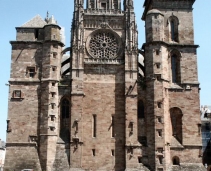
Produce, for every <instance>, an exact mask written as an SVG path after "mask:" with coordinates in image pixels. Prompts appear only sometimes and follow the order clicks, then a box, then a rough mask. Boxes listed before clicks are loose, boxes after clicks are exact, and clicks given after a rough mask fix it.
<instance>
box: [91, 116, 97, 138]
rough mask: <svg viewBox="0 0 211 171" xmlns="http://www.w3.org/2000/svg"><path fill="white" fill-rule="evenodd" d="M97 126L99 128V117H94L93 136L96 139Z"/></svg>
mask: <svg viewBox="0 0 211 171" xmlns="http://www.w3.org/2000/svg"><path fill="white" fill-rule="evenodd" d="M96 126H97V116H96V115H93V118H92V136H93V138H95V137H96V133H97V130H96Z"/></svg>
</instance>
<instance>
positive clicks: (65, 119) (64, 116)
mask: <svg viewBox="0 0 211 171" xmlns="http://www.w3.org/2000/svg"><path fill="white" fill-rule="evenodd" d="M69 116H70V102H69V100H67V99H66V98H65V99H63V100H62V102H61V114H60V117H61V118H60V137H61V138H62V139H63V141H65V142H69V138H70V131H69V127H70V126H69V125H70V118H69Z"/></svg>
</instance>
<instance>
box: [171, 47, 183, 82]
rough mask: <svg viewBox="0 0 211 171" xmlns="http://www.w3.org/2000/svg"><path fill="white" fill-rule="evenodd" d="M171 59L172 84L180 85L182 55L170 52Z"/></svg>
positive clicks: (174, 51) (174, 50)
mask: <svg viewBox="0 0 211 171" xmlns="http://www.w3.org/2000/svg"><path fill="white" fill-rule="evenodd" d="M169 56H170V58H171V81H172V83H177V84H179V83H180V82H181V65H180V60H181V53H180V52H179V51H178V50H176V49H173V50H171V51H170V55H169Z"/></svg>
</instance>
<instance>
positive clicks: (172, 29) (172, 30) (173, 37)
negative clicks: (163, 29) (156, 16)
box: [171, 21, 176, 41]
mask: <svg viewBox="0 0 211 171" xmlns="http://www.w3.org/2000/svg"><path fill="white" fill-rule="evenodd" d="M171 40H172V41H176V40H175V23H174V21H171Z"/></svg>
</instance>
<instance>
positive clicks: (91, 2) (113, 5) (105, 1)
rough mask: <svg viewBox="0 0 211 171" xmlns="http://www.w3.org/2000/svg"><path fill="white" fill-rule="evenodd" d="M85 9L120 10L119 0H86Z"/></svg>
mask: <svg viewBox="0 0 211 171" xmlns="http://www.w3.org/2000/svg"><path fill="white" fill-rule="evenodd" d="M87 9H104V10H111V9H115V10H121V0H99V1H96V0H87Z"/></svg>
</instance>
